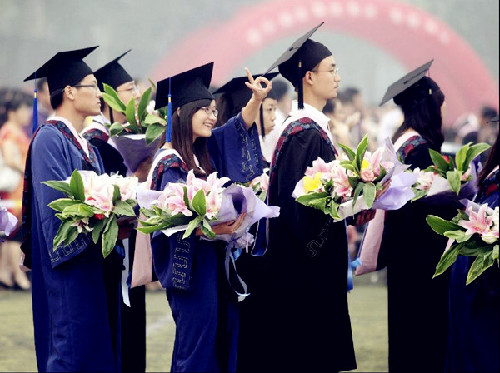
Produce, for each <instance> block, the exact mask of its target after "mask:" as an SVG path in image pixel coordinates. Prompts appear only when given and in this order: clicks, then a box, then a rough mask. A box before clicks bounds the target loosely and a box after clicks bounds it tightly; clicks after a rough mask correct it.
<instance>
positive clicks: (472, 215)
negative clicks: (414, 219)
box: [427, 200, 499, 285]
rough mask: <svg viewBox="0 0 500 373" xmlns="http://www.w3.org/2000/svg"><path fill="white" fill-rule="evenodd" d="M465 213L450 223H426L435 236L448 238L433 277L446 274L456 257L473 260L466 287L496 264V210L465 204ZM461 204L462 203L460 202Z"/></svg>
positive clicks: (434, 219) (437, 220) (429, 220)
mask: <svg viewBox="0 0 500 373" xmlns="http://www.w3.org/2000/svg"><path fill="white" fill-rule="evenodd" d="M465 201H466V202H465V203H464V204H465V205H466V209H465V211H461V210H459V211H458V214H457V215H456V216H455V217H454V218H453V219H452V220H451V221H448V220H444V219H441V218H440V217H438V216H434V215H429V216H427V224H429V225H430V226H431V228H432V229H433V230H434V231H435V232H436V233H438V234H440V235H442V236H445V237H448V244H447V246H446V249H445V251H444V253H443V255H442V256H441V259H440V260H439V263H438V264H437V266H436V272H435V273H434V276H433V277H436V276H439V275H440V274H442V273H443V272H445V271H446V270H447V269H448V268H449V267H450V266H451V265H452V264H453V263H455V261H456V260H457V257H458V256H459V255H462V256H473V257H476V259H475V260H474V262H473V263H472V266H471V268H470V270H469V272H468V273H467V285H469V284H470V283H471V282H472V281H474V280H475V279H476V278H478V277H479V276H480V275H481V273H483V272H484V271H485V270H486V269H487V268H489V267H491V266H492V265H493V264H494V263H495V262H496V263H497V265H498V264H499V250H498V249H499V245H498V207H496V208H495V209H494V210H493V209H491V208H490V207H488V205H487V204H483V205H478V204H476V203H474V202H471V201H467V200H465ZM463 202H464V201H463Z"/></svg>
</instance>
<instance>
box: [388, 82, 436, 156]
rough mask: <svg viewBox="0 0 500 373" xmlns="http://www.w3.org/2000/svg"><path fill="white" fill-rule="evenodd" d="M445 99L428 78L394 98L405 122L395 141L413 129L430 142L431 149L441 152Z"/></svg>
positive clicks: (394, 138) (395, 136) (399, 129)
mask: <svg viewBox="0 0 500 373" xmlns="http://www.w3.org/2000/svg"><path fill="white" fill-rule="evenodd" d="M444 98H445V97H444V93H443V92H442V91H441V89H440V88H439V86H438V85H437V83H436V82H435V81H434V80H432V79H431V78H429V77H427V76H424V77H423V78H422V79H420V80H419V81H418V82H416V83H415V84H413V85H412V86H411V87H409V88H407V89H406V90H404V91H403V92H401V93H400V94H398V95H397V96H396V97H394V102H395V103H396V105H398V106H399V107H400V108H401V110H402V111H403V115H404V121H403V124H402V125H401V126H400V127H399V128H398V130H397V131H396V133H395V134H394V137H393V141H395V140H396V139H397V138H398V137H399V136H401V135H402V134H403V132H405V131H406V130H407V129H410V128H411V129H413V130H415V131H417V132H418V133H419V134H420V135H421V136H422V137H423V138H424V139H425V140H427V142H429V145H430V147H431V149H433V150H436V151H438V152H439V151H441V145H442V144H443V142H444V135H443V130H442V127H443V117H442V115H441V107H442V105H443V102H444Z"/></svg>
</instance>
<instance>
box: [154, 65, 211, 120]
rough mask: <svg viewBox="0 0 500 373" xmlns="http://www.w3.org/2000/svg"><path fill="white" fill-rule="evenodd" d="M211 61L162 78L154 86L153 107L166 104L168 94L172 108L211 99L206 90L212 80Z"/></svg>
mask: <svg viewBox="0 0 500 373" xmlns="http://www.w3.org/2000/svg"><path fill="white" fill-rule="evenodd" d="M213 67H214V63H213V62H209V63H207V64H205V65H203V66H199V67H195V68H194V69H191V70H189V71H184V72H182V73H180V74H177V75H174V76H172V77H168V78H166V79H163V80H161V81H159V82H158V83H157V86H156V105H155V109H159V108H163V107H165V106H167V105H168V96H169V94H170V95H171V96H172V109H173V110H176V109H177V108H179V107H182V106H183V105H185V104H187V103H189V102H193V101H197V100H203V99H209V100H211V99H213V96H212V94H211V93H210V91H209V90H208V88H209V87H210V81H211V80H212V70H213Z"/></svg>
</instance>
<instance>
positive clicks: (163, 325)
mask: <svg viewBox="0 0 500 373" xmlns="http://www.w3.org/2000/svg"><path fill="white" fill-rule="evenodd" d="M368 276H370V275H367V276H364V277H361V278H360V279H355V282H354V289H353V290H352V291H351V292H350V293H349V295H348V299H349V310H350V314H351V323H352V328H353V340H354V348H355V351H356V358H357V361H358V369H357V370H356V372H386V371H387V292H386V288H385V286H383V285H381V284H380V283H377V284H372V283H371V282H370V280H369V277H368ZM379 282H380V281H379ZM146 296H147V300H146V304H147V331H146V333H147V371H148V372H166V371H168V370H169V368H170V359H171V353H172V346H173V339H174V333H175V325H174V323H173V320H172V316H171V314H170V310H169V308H168V303H167V300H166V297H165V293H164V292H163V291H150V292H147V295H146ZM0 371H1V372H20V371H24V372H26V371H36V361H35V352H34V346H33V326H32V319H31V294H30V293H29V292H12V291H5V290H4V291H0Z"/></svg>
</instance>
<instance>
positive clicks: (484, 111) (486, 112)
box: [481, 106, 498, 121]
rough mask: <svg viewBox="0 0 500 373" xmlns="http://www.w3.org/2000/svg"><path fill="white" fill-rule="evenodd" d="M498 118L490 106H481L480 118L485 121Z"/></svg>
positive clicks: (495, 111)
mask: <svg viewBox="0 0 500 373" xmlns="http://www.w3.org/2000/svg"><path fill="white" fill-rule="evenodd" d="M497 116H498V112H497V110H496V109H495V108H494V107H492V106H483V107H482V108H481V117H482V118H484V119H486V120H487V121H489V120H491V119H493V118H495V117H497Z"/></svg>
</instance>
